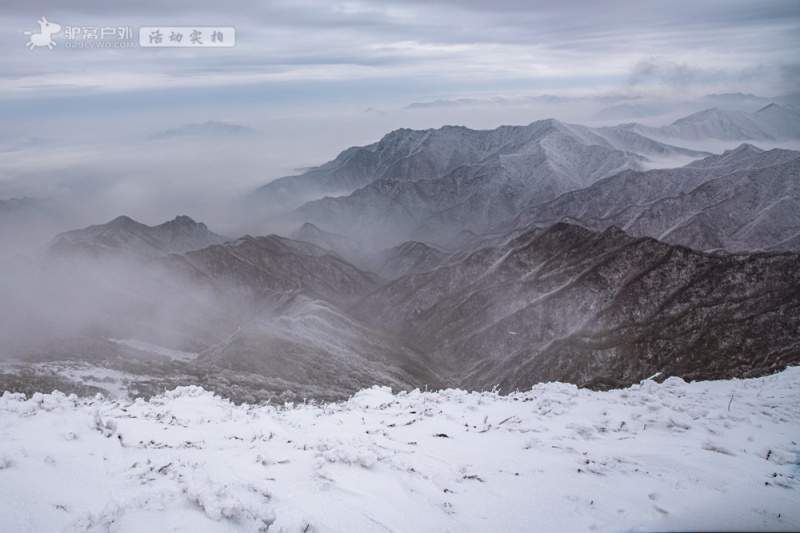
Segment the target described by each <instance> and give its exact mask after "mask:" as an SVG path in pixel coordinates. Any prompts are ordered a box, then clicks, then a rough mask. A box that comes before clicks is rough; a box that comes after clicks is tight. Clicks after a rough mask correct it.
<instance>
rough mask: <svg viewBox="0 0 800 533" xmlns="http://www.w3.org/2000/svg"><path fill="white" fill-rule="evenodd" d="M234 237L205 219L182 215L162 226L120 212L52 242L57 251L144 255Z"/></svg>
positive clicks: (178, 249)
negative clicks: (212, 227)
mask: <svg viewBox="0 0 800 533" xmlns="http://www.w3.org/2000/svg"><path fill="white" fill-rule="evenodd" d="M228 240H230V239H229V238H228V237H223V236H222V235H217V234H216V233H213V232H212V231H210V230H209V229H208V228H207V227H206V225H205V224H203V223H202V222H195V221H194V220H192V219H191V218H189V217H187V216H178V217H175V218H174V219H173V220H170V221H168V222H164V223H163V224H160V225H158V226H146V225H144V224H142V223H140V222H136V221H135V220H133V219H131V218H130V217H126V216H120V217H117V218H115V219H114V220H112V221H111V222H108V223H107V224H99V225H96V226H89V227H88V228H84V229H78V230H73V231H68V232H66V233H60V234H58V235H56V237H55V238H54V239H53V241H52V243H51V244H50V250H51V252H53V253H59V252H69V251H75V250H78V249H80V250H83V251H89V250H91V251H92V252H93V253H97V254H101V253H115V252H120V251H122V252H129V253H132V254H135V255H139V256H143V257H157V256H162V255H167V254H171V253H182V252H188V251H190V250H197V249H200V248H205V247H206V246H210V245H212V244H220V243H223V242H226V241H228Z"/></svg>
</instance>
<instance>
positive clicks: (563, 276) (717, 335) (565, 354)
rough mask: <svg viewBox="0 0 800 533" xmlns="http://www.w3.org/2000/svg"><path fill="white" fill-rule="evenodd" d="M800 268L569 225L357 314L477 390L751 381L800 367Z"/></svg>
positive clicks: (782, 260)
mask: <svg viewBox="0 0 800 533" xmlns="http://www.w3.org/2000/svg"><path fill="white" fill-rule="evenodd" d="M799 267H800V257H799V256H798V255H797V254H796V253H793V254H772V255H757V254H752V255H741V256H722V257H720V256H713V255H705V254H701V253H697V252H693V251H691V250H689V249H687V248H683V247H676V246H672V245H669V244H665V243H661V242H658V241H655V240H653V239H649V238H638V239H637V238H633V237H629V236H627V235H625V234H624V233H623V232H622V231H620V230H619V229H617V228H611V229H608V230H606V231H604V232H603V233H596V232H592V231H589V230H587V229H584V228H580V227H578V226H573V225H568V224H557V225H555V226H552V227H550V228H547V229H544V230H538V229H535V230H531V231H529V232H526V233H524V234H522V235H520V236H519V237H516V238H514V239H512V240H510V241H509V242H508V243H506V244H505V245H502V246H498V247H491V248H484V249H482V250H479V251H476V252H474V253H472V254H470V255H469V256H468V257H467V258H466V259H464V260H462V261H460V262H458V263H455V264H452V265H447V266H441V267H439V268H437V269H435V270H433V271H431V272H427V273H423V274H417V275H409V276H405V277H402V278H400V279H397V280H395V281H394V282H392V283H390V284H388V285H386V286H384V287H383V288H381V289H380V290H379V291H377V292H375V293H373V294H371V295H369V296H367V297H366V298H365V299H364V300H363V301H362V302H361V303H360V304H359V305H358V306H357V309H358V311H359V313H360V316H361V317H362V318H363V319H364V320H365V321H368V322H369V323H371V324H380V325H381V326H382V327H384V328H389V329H390V330H394V331H396V332H398V333H400V334H401V335H403V337H404V338H405V339H406V340H407V342H409V343H411V344H412V345H413V346H415V347H417V348H419V349H420V350H422V351H424V352H426V353H428V354H429V355H430V356H431V357H432V358H433V359H434V360H436V361H439V362H440V364H442V365H445V366H447V367H449V368H450V369H451V373H452V376H453V379H455V381H456V383H457V384H458V385H459V386H462V387H467V388H478V389H481V388H491V387H492V386H494V385H497V384H499V385H501V386H502V389H503V390H504V391H510V390H515V389H520V390H523V389H527V388H528V387H530V386H531V385H532V384H535V383H538V382H541V381H551V380H553V381H566V382H571V383H576V384H579V385H581V386H592V387H606V386H620V385H625V384H630V383H634V382H637V381H639V380H641V379H643V378H645V377H647V376H650V375H652V374H654V373H656V372H662V373H663V374H664V375H673V376H675V375H677V376H682V377H684V378H685V379H698V378H710V377H712V376H716V377H721V376H742V375H748V374H750V373H760V372H769V371H770V369H772V368H775V367H774V366H773V365H778V367H782V366H783V365H786V364H790V363H797V362H798V361H800V305H798V304H800V268H799Z"/></svg>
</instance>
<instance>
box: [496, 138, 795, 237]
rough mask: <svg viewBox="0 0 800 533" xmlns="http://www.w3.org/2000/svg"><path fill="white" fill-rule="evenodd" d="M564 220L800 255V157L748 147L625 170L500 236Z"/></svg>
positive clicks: (541, 209) (516, 222) (510, 225)
mask: <svg viewBox="0 0 800 533" xmlns="http://www.w3.org/2000/svg"><path fill="white" fill-rule="evenodd" d="M559 221H567V222H574V223H578V224H581V225H583V226H586V227H588V228H592V229H599V230H602V229H605V228H608V227H611V226H618V227H620V228H622V229H624V230H625V231H626V232H627V233H629V234H631V235H635V236H649V237H654V238H657V239H659V240H663V241H666V242H671V243H675V244H682V245H684V246H689V247H691V248H694V249H697V250H718V249H722V250H727V251H757V250H800V152H797V151H792V150H777V149H776V150H770V151H768V152H764V151H762V150H760V149H758V148H756V147H754V146H751V145H748V144H743V145H741V146H740V147H739V148H737V149H736V150H730V151H726V152H725V153H723V154H721V155H719V156H711V157H708V158H706V159H702V160H699V161H695V162H693V163H690V164H689V165H686V166H685V167H681V168H676V169H663V170H651V171H648V172H637V171H626V172H622V173H620V174H618V175H615V176H612V177H609V178H607V179H605V180H601V181H599V182H597V183H595V184H593V185H591V186H589V187H587V188H585V189H582V190H579V191H573V192H569V193H566V194H564V195H562V196H560V197H559V198H557V199H555V200H553V201H551V202H547V203H544V204H542V205H537V206H534V207H532V208H530V209H527V210H525V211H523V212H522V213H520V214H519V215H518V216H516V217H514V218H513V219H510V220H508V221H505V222H504V223H502V224H499V225H498V226H497V227H496V228H494V229H493V231H494V232H496V233H499V234H504V233H506V232H509V231H512V230H513V229H515V228H527V227H529V226H530V225H532V224H535V225H538V226H541V227H545V226H549V225H551V224H553V223H555V222H559ZM520 231H522V229H520Z"/></svg>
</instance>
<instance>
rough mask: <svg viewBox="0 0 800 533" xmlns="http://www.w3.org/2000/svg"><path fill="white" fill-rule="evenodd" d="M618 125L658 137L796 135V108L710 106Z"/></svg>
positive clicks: (799, 126) (799, 130)
mask: <svg viewBox="0 0 800 533" xmlns="http://www.w3.org/2000/svg"><path fill="white" fill-rule="evenodd" d="M619 127H620V128H623V129H626V130H629V131H635V132H637V133H640V134H642V135H645V136H647V137H654V138H660V139H683V140H703V139H722V140H734V141H754V140H789V139H792V140H795V139H800V111H798V110H797V109H795V108H794V107H792V106H791V105H779V104H769V105H767V106H765V107H763V108H761V109H759V110H758V111H756V112H754V113H745V112H744V111H728V110H725V109H719V108H716V107H715V108H712V109H707V110H705V111H701V112H699V113H695V114H693V115H690V116H688V117H685V118H682V119H679V120H676V121H675V122H673V123H672V124H670V125H669V126H661V127H660V128H653V127H648V126H642V125H641V124H623V125H621V126H619Z"/></svg>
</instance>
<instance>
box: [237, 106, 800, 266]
mask: <svg viewBox="0 0 800 533" xmlns="http://www.w3.org/2000/svg"><path fill="white" fill-rule="evenodd" d="M700 138H702V139H708V138H712V139H721V140H731V139H737V140H738V139H744V140H781V139H783V140H785V139H800V112H798V111H797V110H795V109H794V108H793V107H791V106H788V105H786V106H780V105H777V104H770V105H768V106H766V107H764V108H762V109H760V110H759V111H757V112H755V113H743V112H740V111H724V110H720V109H716V108H715V109H709V110H707V111H704V112H701V113H697V114H695V115H691V116H689V117H686V118H684V119H681V120H678V121H676V122H675V123H674V124H672V125H670V126H665V127H662V128H647V127H645V126H640V125H637V124H628V125H623V126H620V127H614V128H588V127H585V126H578V125H570V124H564V123H562V122H559V121H556V120H552V119H550V120H542V121H538V122H534V123H532V124H530V125H529V126H525V127H502V128H498V129H496V130H491V131H473V130H469V129H467V128H460V127H444V128H441V129H438V130H425V131H413V130H397V131H395V132H392V133H390V134H388V135H386V136H385V137H384V138H383V139H382V140H381V141H379V142H378V143H376V144H373V145H370V146H365V147H354V148H350V149H348V150H346V151H344V152H342V154H340V155H339V157H337V158H336V159H335V160H333V161H331V162H330V163H327V164H325V165H322V166H321V167H318V168H315V169H312V170H310V171H308V172H306V173H305V174H302V175H299V176H290V177H286V178H281V179H279V180H276V181H274V182H271V183H269V184H267V185H265V186H263V187H261V188H259V189H258V190H257V191H255V192H254V193H253V194H252V195H251V196H250V198H249V201H250V202H251V205H256V206H258V205H262V206H270V209H276V207H275V206H276V205H277V204H279V205H282V206H284V207H285V208H286V209H287V210H290V207H291V206H295V207H296V209H295V210H294V211H292V212H291V213H290V215H289V216H290V217H292V218H293V219H294V220H296V221H297V223H298V225H300V224H303V223H311V224H312V225H313V227H314V228H316V229H317V230H319V231H323V232H325V233H328V234H335V235H339V236H340V237H341V238H346V239H350V240H351V241H352V242H353V243H354V244H353V245H351V246H350V248H351V249H353V250H355V249H357V248H359V247H361V248H367V249H372V250H374V249H375V248H376V247H391V246H398V245H400V244H402V243H403V242H405V241H410V240H413V241H420V242H427V243H429V244H433V245H435V246H439V247H444V248H450V249H458V248H460V242H461V237H462V235H463V234H464V232H469V233H472V234H478V235H479V234H483V233H487V232H489V233H492V232H494V231H495V229H496V228H497V227H498V226H499V227H501V228H502V230H503V231H509V230H510V229H514V228H509V226H508V224H509V221H516V220H518V221H520V223H519V224H518V225H517V229H524V228H525V227H527V225H528V223H529V222H530V221H531V216H530V214H531V213H536V212H540V211H541V210H542V209H545V206H547V205H549V204H550V203H551V202H556V203H557V204H558V206H559V209H555V208H553V209H551V211H553V212H552V213H551V215H550V216H549V217H550V218H549V220H546V221H545V222H544V223H553V222H556V221H558V220H571V221H573V222H576V223H579V224H585V225H587V226H588V227H596V228H601V229H602V228H603V227H607V225H612V224H613V225H618V226H620V227H624V228H626V229H628V228H630V231H631V232H633V233H634V234H637V235H638V234H641V235H650V236H653V237H657V238H666V239H668V240H670V241H671V242H675V243H680V244H685V245H687V246H691V247H696V248H698V249H701V250H711V249H717V248H721V249H730V250H737V251H738V250H770V249H794V248H793V246H795V244H794V242H795V241H794V236H795V235H796V234H797V231H796V229H797V225H796V217H795V216H793V215H791V211H792V209H793V206H794V205H795V202H796V201H797V200H798V198H797V196H796V194H795V191H794V186H793V184H792V183H793V182H794V181H796V180H795V178H796V176H797V174H796V169H795V168H793V167H792V163H789V162H788V161H786V160H787V158H788V159H791V158H792V157H794V156H793V155H792V152H787V151H784V152H781V153H778V152H772V151H771V152H769V154H767V155H765V156H763V157H762V158H761V159H758V158H757V159H758V160H757V161H754V162H753V164H754V165H760V168H761V169H762V172H761V173H760V175H759V176H754V175H750V176H749V178H747V179H749V180H750V186H751V192H752V190H753V189H752V187H757V186H760V185H756V184H761V185H764V180H766V179H767V178H766V176H767V174H768V173H769V172H772V178H771V179H770V180H768V181H771V182H775V180H778V181H781V180H782V183H783V185H775V186H774V187H772V186H770V187H771V188H768V190H764V191H763V192H764V194H765V195H766V198H765V199H762V200H759V202H758V204H759V208H758V209H755V208H754V207H753V206H751V207H749V208H747V209H744V210H739V209H737V210H736V215H735V217H736V218H737V220H736V221H735V222H734V221H732V222H731V223H730V224H729V225H728V226H727V227H725V228H716V227H709V226H708V225H707V224H704V222H703V218H704V217H703V215H702V212H704V210H705V209H706V208H708V207H709V202H712V201H714V200H713V199H710V198H709V197H708V194H706V195H705V196H704V198H705V200H702V199H699V198H698V195H702V194H703V193H704V192H703V191H704V190H697V191H695V194H694V195H692V194H690V193H691V190H690V189H689V185H690V184H693V187H691V189H694V188H696V187H699V186H700V185H701V184H702V183H705V182H709V181H711V180H712V178H713V179H717V180H719V181H717V182H716V183H715V184H709V185H708V186H707V188H714V187H717V188H718V189H720V191H721V192H719V193H718V194H717V196H716V198H717V200H718V201H717V203H719V204H720V206H719V209H723V208H727V207H730V206H733V205H736V203H737V202H738V201H742V198H743V195H745V194H746V193H745V189H747V186H745V185H744V184H740V183H739V181H741V180H742V179H745V178H744V177H743V176H742V175H741V174H737V175H736V176H733V174H735V173H736V172H737V171H740V170H741V171H743V170H745V168H743V167H742V168H739V167H737V166H736V165H738V164H739V163H742V164H746V163H744V162H742V161H737V160H735V159H736V156H732V157H731V158H729V159H728V160H727V163H726V162H724V161H723V162H720V161H718V160H717V159H715V158H711V159H709V160H708V161H707V162H706V163H704V164H705V165H706V167H703V166H702V164H700V163H698V164H697V165H695V166H691V165H690V166H688V167H685V168H684V169H682V170H677V169H674V168H673V170H670V171H667V170H650V172H646V171H647V170H648V169H651V168H653V167H654V166H657V167H664V166H670V165H669V164H668V163H669V162H670V161H671V162H673V164H672V165H671V166H672V167H678V166H680V165H684V164H686V163H688V162H690V161H691V160H700V159H703V158H705V157H709V156H711V154H708V153H706V152H698V151H692V150H687V149H684V148H677V147H675V146H673V145H670V144H665V143H664V142H663V141H664V140H668V139H674V140H680V141H681V144H686V143H687V142H691V141H692V140H696V139H700ZM656 139H658V140H656ZM751 149H752V150H757V149H756V148H755V147H752V148H751ZM711 165H718V166H722V167H724V168H716V169H711ZM781 165H783V166H781ZM767 168H772V171H768V170H766V169H767ZM723 174H725V175H723ZM623 176H624V179H625V181H626V183H628V184H631V183H633V182H634V181H636V182H637V185H635V187H637V188H639V189H645V188H649V189H650V191H649V192H648V193H647V194H646V195H645V196H644V197H643V198H638V199H633V198H630V200H631V202H632V203H630V204H626V203H625V202H624V200H622V199H617V198H614V196H615V194H616V193H615V192H613V191H617V190H618V186H619V184H620V181H621V180H622V179H623ZM726 176H727V177H726ZM728 178H730V180H729V179H728ZM731 180H732V181H731ZM737 180H738V181H737ZM728 181H730V187H734V188H735V189H736V191H735V192H733V193H728V192H724V189H726V188H728V187H729V184H728ZM638 182H641V183H638ZM734 182H736V185H734ZM775 183H777V182H775ZM603 184H606V185H603ZM648 184H649V185H648ZM595 185H597V187H599V189H603V187H606V188H607V192H605V193H603V194H604V195H605V197H607V198H608V199H609V201H610V202H611V204H613V205H611V204H609V203H608V202H606V204H604V207H605V209H612V210H614V211H623V210H625V209H627V208H628V207H629V206H630V207H632V208H633V209H632V212H631V213H629V214H628V216H630V217H633V216H634V212H635V213H636V216H638V217H639V222H638V223H636V222H634V221H633V220H628V219H625V218H624V216H623V217H622V219H620V220H616V221H609V222H608V224H606V225H603V224H599V223H597V222H596V220H595V219H596V218H597V217H598V216H599V217H600V218H602V219H608V216H606V214H605V212H603V213H600V214H598V213H597V212H595V213H591V214H589V213H588V210H585V211H587V216H586V217H585V218H586V219H585V220H584V218H581V217H579V216H574V215H573V213H575V212H577V211H580V210H581V209H583V208H582V207H576V206H573V207H570V208H565V206H564V204H565V202H566V200H565V199H564V198H563V196H564V195H570V194H572V195H575V196H581V197H582V198H583V200H582V201H585V198H586V197H587V196H593V194H594V193H595V192H597V191H598V189H597V188H593V187H594V186H595ZM669 191H673V192H676V191H677V192H679V193H680V194H681V195H682V197H681V198H679V199H672V202H671V203H669V202H668V200H670V194H671V193H670V192H669ZM720 194H732V196H731V197H730V198H727V199H726V200H725V201H724V202H723V200H722V197H721V196H719V195H720ZM773 195H777V196H773ZM319 196H325V197H323V198H319ZM734 197H735V198H734ZM736 198H739V200H737V199H736ZM641 201H646V202H647V203H648V205H649V207H650V209H651V211H650V212H649V213H645V212H643V209H640V207H641V206H639V203H640V202H641ZM659 202H661V204H659ZM663 202H667V203H666V204H665V203H663ZM704 202H705V203H704ZM594 203H595V204H597V202H594ZM657 204H658V205H657ZM667 204H668V205H667ZM550 205H551V207H552V206H553V205H554V204H550ZM660 205H661V206H663V207H664V209H667V210H668V211H669V213H668V216H661V215H660V214H659V213H657V212H656V210H657V209H659V206H660ZM597 207H598V209H599V208H600V206H597ZM562 208H564V209H562ZM706 214H708V213H706ZM787 214H788V216H785V215H787ZM647 216H653V217H656V218H657V219H658V221H659V223H660V224H661V225H660V226H659V224H658V223H656V224H654V225H653V224H651V225H650V226H652V227H650V226H648V225H647V224H643V221H644V218H645V217H647ZM748 217H749V218H748ZM535 218H536V217H533V219H535ZM668 221H669V224H667V222H668ZM637 224H638V225H637ZM782 225H785V226H786V227H781V226H782ZM639 226H641V229H638V228H639ZM645 226H648V227H645ZM656 226H658V227H656ZM734 226H735V227H734ZM657 230H658V231H657ZM307 238H310V239H312V242H316V241H314V239H315V237H312V236H308V237H307ZM334 248H335V246H334ZM356 255H357V254H354V255H348V256H346V257H349V258H351V259H355V257H356Z"/></svg>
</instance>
